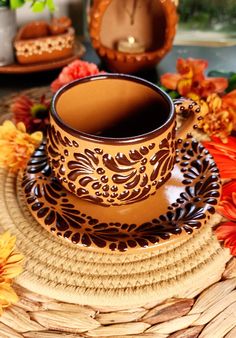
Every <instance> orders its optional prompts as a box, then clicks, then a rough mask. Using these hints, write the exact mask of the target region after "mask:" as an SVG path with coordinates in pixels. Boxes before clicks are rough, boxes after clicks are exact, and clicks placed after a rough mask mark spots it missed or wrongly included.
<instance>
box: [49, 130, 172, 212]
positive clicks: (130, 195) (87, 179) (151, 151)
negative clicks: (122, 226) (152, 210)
mask: <svg viewBox="0 0 236 338" xmlns="http://www.w3.org/2000/svg"><path fill="white" fill-rule="evenodd" d="M174 140H175V126H174V127H173V128H172V131H171V132H169V133H168V134H167V135H166V137H165V138H164V139H163V140H162V141H161V143H160V145H159V146H157V145H156V144H155V143H150V144H148V146H145V145H139V146H137V148H136V149H132V148H131V149H130V150H128V152H127V153H124V152H122V151H120V152H118V153H116V154H115V155H114V156H112V155H110V154H108V153H106V152H105V151H104V150H103V149H100V148H98V147H94V148H93V149H88V148H85V149H82V147H81V145H80V144H78V143H76V149H77V148H78V151H77V150H76V151H75V150H74V147H75V141H70V140H68V138H67V137H62V135H61V133H60V132H59V131H58V130H56V129H55V128H54V126H53V125H50V127H49V129H48V136H47V151H48V154H49V158H50V165H51V167H52V170H53V172H54V175H55V177H57V178H58V179H59V180H60V182H61V183H62V184H64V186H66V188H67V189H68V190H70V191H71V192H72V193H74V194H76V195H77V196H78V197H80V198H82V199H85V200H87V201H91V202H94V203H99V204H102V205H106V206H110V205H118V204H129V203H134V202H138V201H141V200H143V199H145V198H147V197H148V196H149V195H150V194H151V193H152V194H153V193H154V192H155V190H156V189H158V188H159V187H160V186H161V185H162V184H164V183H165V182H166V181H167V180H168V179H169V178H170V174H169V172H170V171H171V170H172V168H173V166H174V161H175V141H174ZM61 145H63V147H66V149H65V150H64V154H61V153H60V149H61V148H60V146H61ZM131 147H134V145H131ZM155 150H156V151H155ZM147 167H148V168H149V167H151V172H150V169H149V172H148V170H147ZM78 186H79V187H78ZM112 186H115V189H116V192H115V193H114V191H112V190H111V187H112ZM76 187H77V188H76Z"/></svg>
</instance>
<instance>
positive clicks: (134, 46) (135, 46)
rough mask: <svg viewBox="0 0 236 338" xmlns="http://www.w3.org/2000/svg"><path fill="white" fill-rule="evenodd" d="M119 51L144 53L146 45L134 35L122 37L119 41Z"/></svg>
mask: <svg viewBox="0 0 236 338" xmlns="http://www.w3.org/2000/svg"><path fill="white" fill-rule="evenodd" d="M118 51H119V52H124V53H143V52H144V51H145V47H144V45H143V44H141V43H140V42H138V41H137V40H136V39H135V38H134V37H133V36H128V38H127V39H122V40H120V41H119V42H118Z"/></svg>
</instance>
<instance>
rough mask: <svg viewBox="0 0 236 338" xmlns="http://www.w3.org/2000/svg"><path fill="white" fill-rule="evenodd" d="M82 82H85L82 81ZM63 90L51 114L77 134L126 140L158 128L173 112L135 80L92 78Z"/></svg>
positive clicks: (155, 92) (157, 93)
mask: <svg viewBox="0 0 236 338" xmlns="http://www.w3.org/2000/svg"><path fill="white" fill-rule="evenodd" d="M83 80H84V81H83ZM83 80H82V81H78V82H76V83H72V84H71V85H69V86H67V87H65V88H63V89H62V90H61V92H59V94H58V95H57V97H56V100H55V111H54V114H55V113H56V115H58V117H59V118H60V120H61V121H62V122H63V123H64V124H65V125H67V126H69V127H71V128H73V129H74V130H76V131H78V132H83V133H86V134H89V135H92V136H93V135H95V136H100V137H105V138H119V139H120V138H127V137H135V136H139V135H143V134H146V133H149V132H152V131H154V130H156V129H159V128H161V127H162V126H163V125H164V124H165V123H166V122H167V121H168V120H169V119H170V118H171V114H173V111H172V109H171V104H170V100H168V99H167V97H165V95H164V94H163V92H162V91H161V90H160V89H159V88H158V87H156V86H153V85H151V84H149V83H148V82H145V81H142V80H139V81H138V80H137V79H136V78H134V77H128V76H127V77H123V78H120V77H114V76H113V77H109V76H106V75H104V76H100V77H91V78H87V79H83Z"/></svg>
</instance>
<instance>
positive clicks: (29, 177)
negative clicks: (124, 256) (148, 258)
mask: <svg viewBox="0 0 236 338" xmlns="http://www.w3.org/2000/svg"><path fill="white" fill-rule="evenodd" d="M67 149H68V150H69V151H70V147H68V148H67ZM45 150H46V146H45V143H43V144H42V145H41V146H40V147H39V148H38V150H37V151H36V152H35V153H34V154H33V156H32V157H31V159H30V161H29V163H28V166H27V168H26V170H25V172H24V175H23V178H22V177H19V186H20V187H22V191H21V192H20V193H22V194H23V196H24V198H25V200H26V204H27V205H28V207H29V210H30V212H31V213H32V215H33V217H34V218H35V219H36V220H37V221H38V222H39V223H40V224H41V225H42V226H43V227H44V228H45V229H46V230H47V231H49V232H51V233H52V234H53V235H54V236H56V237H59V238H62V239H64V240H66V241H69V242H71V243H72V244H75V245H77V246H79V247H80V248H81V249H85V250H93V251H100V252H115V253H122V252H126V253H135V252H137V253H138V252H140V250H141V251H143V250H145V251H146V250H153V249H158V248H160V247H162V246H164V245H170V244H173V243H174V242H175V241H178V242H179V243H181V241H184V240H186V236H190V235H191V234H194V233H196V231H198V229H200V228H201V227H202V226H204V225H205V224H206V222H208V220H209V218H210V217H211V215H212V214H214V212H215V207H216V205H217V203H218V200H219V197H220V190H221V183H220V177H219V172H218V169H217V167H216V165H215V163H214V160H213V158H212V156H211V155H210V154H209V152H208V151H207V150H206V149H205V148H204V147H203V146H202V145H201V143H199V142H197V141H195V140H194V139H192V138H188V139H186V140H184V141H183V142H182V143H178V148H177V158H176V163H175V166H174V169H173V171H172V176H171V178H170V179H169V180H168V181H167V182H166V184H165V185H163V186H162V187H160V188H159V189H158V191H157V192H156V194H154V195H153V196H150V197H149V198H148V199H146V200H143V201H140V202H138V203H134V204H131V205H122V206H114V207H112V208H104V207H103V206H100V205H94V204H92V203H89V202H87V201H84V200H82V199H80V198H78V197H76V196H75V195H74V194H72V193H70V192H68V191H67V190H65V189H64V188H63V187H62V185H61V184H60V182H59V181H58V180H57V179H56V178H55V177H54V175H53V173H52V170H51V168H50V166H49V164H48V159H47V155H46V151H45ZM89 160H90V158H89V157H88V158H87V159H86V158H84V164H86V162H88V161H89Z"/></svg>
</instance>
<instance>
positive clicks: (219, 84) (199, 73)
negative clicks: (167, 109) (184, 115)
mask: <svg viewBox="0 0 236 338" xmlns="http://www.w3.org/2000/svg"><path fill="white" fill-rule="evenodd" d="M207 67H208V62H207V61H206V60H202V59H192V58H188V59H182V58H179V59H178V60H177V63H176V69H177V71H178V73H177V74H172V73H166V74H164V75H162V76H161V84H162V85H163V86H165V87H166V88H167V89H171V90H177V92H178V93H179V94H180V95H182V96H186V97H191V98H193V99H195V100H196V99H200V98H206V97H207V96H209V95H210V94H212V93H222V92H224V90H225V89H226V88H227V86H228V80H227V79H225V78H221V77H219V78H217V77H215V78H208V77H205V75H204V71H205V70H206V68H207Z"/></svg>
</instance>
